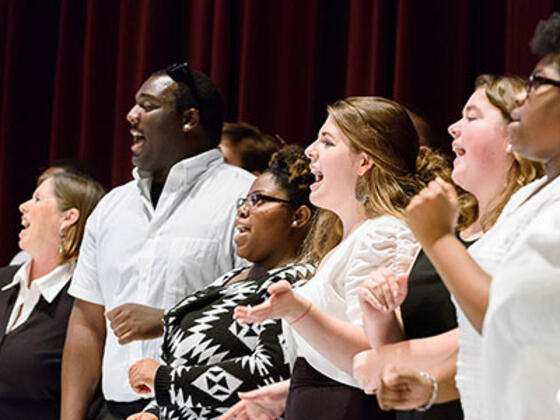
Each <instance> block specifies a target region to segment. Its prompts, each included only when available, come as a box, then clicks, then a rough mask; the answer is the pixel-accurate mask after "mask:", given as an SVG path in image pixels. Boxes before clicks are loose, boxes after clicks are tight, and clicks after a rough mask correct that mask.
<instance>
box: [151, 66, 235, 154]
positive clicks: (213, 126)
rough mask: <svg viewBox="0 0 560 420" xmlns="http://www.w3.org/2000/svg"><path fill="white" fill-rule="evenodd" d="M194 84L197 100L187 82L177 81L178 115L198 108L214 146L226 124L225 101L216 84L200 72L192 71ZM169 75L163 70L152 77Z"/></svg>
mask: <svg viewBox="0 0 560 420" xmlns="http://www.w3.org/2000/svg"><path fill="white" fill-rule="evenodd" d="M191 74H192V76H193V82H194V84H195V86H196V90H197V96H198V97H197V98H196V99H195V95H193V92H192V91H191V89H190V88H189V86H188V84H187V83H185V82H181V81H177V80H175V83H177V90H176V91H175V92H174V96H175V106H176V108H177V113H178V114H179V115H182V114H183V112H184V111H186V110H188V109H189V108H196V109H198V112H199V113H200V124H201V126H202V128H204V131H205V132H206V135H207V136H208V138H209V139H210V140H211V141H212V143H213V146H217V145H218V143H219V142H220V137H221V134H222V124H223V122H224V108H225V104H224V99H223V97H222V94H221V93H220V89H219V88H218V86H216V84H215V83H214V82H213V81H212V79H210V78H209V77H208V76H206V75H205V74H204V73H201V72H199V71H195V70H191ZM162 75H167V69H161V70H158V71H156V72H154V73H152V76H162Z"/></svg>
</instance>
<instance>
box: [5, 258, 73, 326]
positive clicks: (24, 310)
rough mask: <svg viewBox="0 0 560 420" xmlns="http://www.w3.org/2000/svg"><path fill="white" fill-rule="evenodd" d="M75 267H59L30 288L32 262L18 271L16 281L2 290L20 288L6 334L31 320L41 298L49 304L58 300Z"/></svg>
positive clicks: (40, 278)
mask: <svg viewBox="0 0 560 420" xmlns="http://www.w3.org/2000/svg"><path fill="white" fill-rule="evenodd" d="M74 265H75V264H74V263H66V264H63V265H59V266H58V267H56V268H55V269H54V270H52V271H51V272H50V273H48V274H46V275H44V276H42V277H39V278H37V279H35V280H33V281H32V282H31V285H29V287H28V280H29V269H30V267H31V262H30V261H28V262H26V263H25V264H24V265H22V266H21V267H20V268H19V270H18V271H16V273H15V274H14V279H13V280H12V281H11V282H10V283H8V284H7V285H5V286H4V287H3V288H2V289H1V291H2V292H3V291H5V290H8V289H10V288H12V287H18V286H19V292H18V296H17V299H16V302H15V304H14V307H13V309H12V312H11V314H10V319H9V320H8V324H7V325H6V334H8V333H9V332H11V331H13V330H15V329H16V328H17V327H19V326H20V325H22V324H24V323H25V321H27V320H28V319H29V316H30V315H31V312H33V309H34V308H35V306H36V305H37V303H38V302H39V299H40V298H41V296H43V299H45V300H46V301H47V302H49V303H51V302H52V301H53V300H54V299H55V298H56V296H57V295H58V294H59V293H60V291H61V290H62V289H63V288H64V286H66V283H68V281H69V280H70V279H71V278H72V272H73V270H74ZM18 315H19V316H18Z"/></svg>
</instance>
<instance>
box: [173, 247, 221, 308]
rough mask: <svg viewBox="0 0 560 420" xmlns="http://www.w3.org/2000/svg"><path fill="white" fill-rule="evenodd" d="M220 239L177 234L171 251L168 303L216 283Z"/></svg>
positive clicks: (175, 301)
mask: <svg viewBox="0 0 560 420" xmlns="http://www.w3.org/2000/svg"><path fill="white" fill-rule="evenodd" d="M219 252H220V246H219V242H218V241H217V240H214V239H207V238H189V237H181V238H174V239H173V240H172V241H171V244H170V246H169V252H168V255H167V276H166V281H165V286H166V287H165V303H166V306H167V307H170V305H174V304H175V303H177V302H178V301H179V300H181V299H183V298H184V297H185V296H188V295H190V294H192V293H194V292H196V291H197V290H200V289H202V288H204V287H206V286H208V285H209V284H210V283H212V282H213V281H214V280H215V279H216V278H217V277H218V276H219V274H221V273H217V272H216V268H217V260H218V253H219Z"/></svg>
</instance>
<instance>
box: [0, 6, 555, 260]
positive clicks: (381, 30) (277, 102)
mask: <svg viewBox="0 0 560 420" xmlns="http://www.w3.org/2000/svg"><path fill="white" fill-rule="evenodd" d="M559 8H560V0H473V1H467V0H453V1H450V0H439V1H437V0H422V1H419V0H398V1H397V0H348V1H342V0H340V1H332V0H331V1H319V0H231V1H228V0H190V1H172V0H122V1H117V0H88V1H85V0H49V1H41V0H0V237H1V238H2V246H1V247H0V265H3V264H4V263H5V262H7V261H8V259H9V257H10V256H11V255H12V254H13V253H14V252H15V251H16V244H17V232H18V230H19V213H18V211H17V206H18V203H20V202H21V201H22V200H24V199H25V198H26V197H28V196H29V195H30V194H31V191H32V189H33V186H34V182H35V178H36V176H37V175H38V174H39V172H40V171H41V169H43V168H45V167H46V166H48V165H49V162H51V161H53V160H56V159H60V158H67V157H74V158H79V159H82V160H85V161H88V162H90V163H91V164H93V165H94V166H95V167H96V168H97V171H98V173H99V176H100V178H101V180H102V182H103V183H104V184H105V185H106V186H107V187H111V186H114V185H117V184H120V183H122V182H124V181H126V180H128V179H130V170H131V164H130V150H129V148H130V142H131V139H130V135H129V133H128V124H127V123H126V121H125V118H124V117H125V114H126V112H127V110H128V109H129V107H130V106H131V105H132V103H133V97H134V93H135V90H136V89H137V88H138V86H139V85H140V84H141V82H142V80H143V79H144V78H145V77H146V76H147V75H148V74H149V73H150V72H152V71H154V70H156V69H158V68H161V67H163V66H165V65H167V64H168V63H171V62H174V61H178V60H187V61H188V62H189V63H190V64H191V65H192V67H193V68H195V69H199V70H201V71H203V72H205V73H207V74H209V75H210V76H211V77H212V78H213V79H214V80H215V81H216V82H217V84H218V85H219V86H220V87H221V89H222V91H223V93H224V96H225V97H226V101H227V104H228V119H229V120H232V121H233V120H242V121H247V122H251V123H254V124H256V125H258V126H259V127H261V128H262V129H263V130H264V131H266V132H269V133H277V134H280V135H281V136H282V137H284V138H286V139H287V140H289V141H292V142H298V143H300V144H306V143H307V142H309V141H310V140H311V139H313V137H314V135H315V131H316V130H317V128H318V127H319V126H320V123H321V120H322V119H323V118H324V117H325V111H324V108H325V105H326V104H328V103H330V102H332V101H334V100H335V99H337V98H340V97H344V96H348V95H383V96H387V97H392V98H394V99H396V100H399V101H401V102H403V103H405V104H407V105H409V106H411V107H412V108H414V109H417V110H419V111H420V112H421V113H423V114H424V115H425V116H426V117H427V119H428V120H429V121H430V122H431V123H432V125H433V128H434V132H435V133H436V134H437V135H438V138H439V141H440V142H441V145H442V147H444V148H447V147H448V143H449V142H448V141H447V140H448V139H447V138H446V132H445V128H446V126H447V125H448V124H449V123H451V122H452V121H453V120H454V119H456V118H457V117H458V116H459V112H460V109H461V106H462V104H463V103H464V101H465V100H466V98H467V97H468V95H469V92H470V91H471V88H472V82H473V80H474V78H475V76H476V75H477V74H479V73H483V72H494V73H507V74H519V75H527V74H528V73H529V72H530V70H531V68H532V66H533V65H534V64H535V61H536V58H535V57H534V56H532V55H531V53H530V51H529V48H528V46H527V44H528V41H529V39H530V38H531V35H532V33H533V31H534V27H535V24H536V22H537V21H538V20H539V19H543V18H546V17H548V16H549V15H550V13H551V12H552V11H553V10H558V9H559Z"/></svg>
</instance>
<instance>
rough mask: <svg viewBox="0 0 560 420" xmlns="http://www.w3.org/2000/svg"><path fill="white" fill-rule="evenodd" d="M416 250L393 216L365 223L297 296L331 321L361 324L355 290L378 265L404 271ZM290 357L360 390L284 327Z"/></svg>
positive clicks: (328, 258)
mask: <svg viewBox="0 0 560 420" xmlns="http://www.w3.org/2000/svg"><path fill="white" fill-rule="evenodd" d="M418 250H419V245H418V243H417V242H416V239H415V238H414V235H413V234H412V232H411V231H410V229H408V227H407V226H406V225H405V224H404V223H403V222H401V221H400V220H398V219H396V218H395V217H392V216H383V217H379V218H375V219H368V220H366V221H365V222H363V223H362V224H361V225H360V226H359V227H358V228H356V230H354V231H353V232H352V233H351V234H350V235H348V236H347V237H346V239H344V240H343V241H342V242H341V243H340V244H339V245H338V246H337V247H336V248H335V249H334V250H333V251H332V252H331V253H330V254H329V256H328V257H327V260H326V261H325V263H324V264H323V266H322V267H320V268H319V271H318V272H317V273H316V274H315V276H314V277H313V278H311V279H310V280H309V281H308V282H307V283H305V284H304V285H303V286H302V287H300V288H298V289H297V292H298V293H299V294H301V295H302V296H304V297H305V298H307V299H308V300H310V301H311V302H312V303H313V305H315V306H316V307H317V308H319V309H321V310H323V311H324V312H327V313H328V314H329V315H330V316H332V317H334V318H337V319H339V320H341V321H345V322H348V323H351V324H355V325H362V311H361V309H360V304H359V301H358V289H359V288H360V286H361V285H362V283H363V282H364V280H366V279H367V278H368V276H369V275H370V273H371V272H372V271H373V270H375V269H377V268H380V267H382V266H385V267H388V268H391V269H393V270H395V271H397V272H398V271H401V272H402V271H404V272H406V271H408V270H409V268H410V266H411V264H412V261H413V260H414V258H415V256H416V254H417V252H418ZM282 325H283V328H284V332H285V335H286V340H287V344H288V353H289V354H291V356H292V357H291V359H292V362H293V358H294V357H303V358H305V359H306V361H307V362H308V363H309V364H310V365H311V366H313V368H315V369H316V370H318V371H319V372H321V373H322V374H324V375H326V376H328V377H330V378H332V379H334V380H336V381H338V382H341V383H344V384H346V385H350V386H355V387H358V384H357V382H356V381H355V379H354V378H353V377H352V376H351V375H349V374H347V373H346V372H344V371H342V370H340V369H339V368H337V367H336V366H334V365H333V364H332V363H331V362H330V361H329V360H327V359H326V358H325V357H323V356H322V355H321V354H319V352H317V351H316V350H315V349H314V348H313V347H311V345H309V344H308V343H307V341H305V339H304V338H303V337H301V336H300V335H298V334H297V333H296V332H295V330H293V329H292V328H290V327H289V325H288V324H287V323H286V322H283V324H282Z"/></svg>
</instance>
